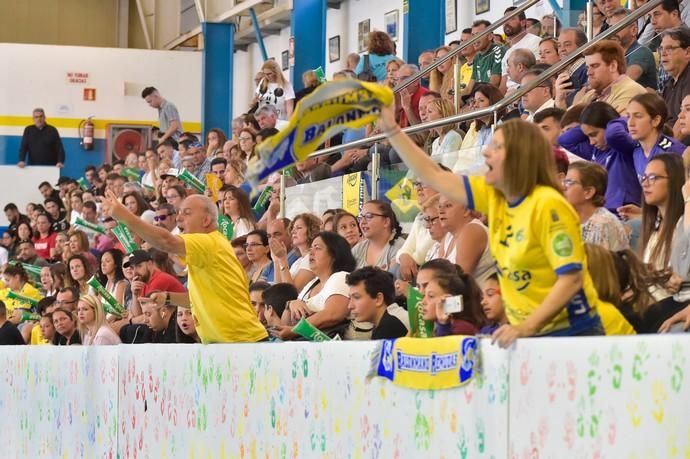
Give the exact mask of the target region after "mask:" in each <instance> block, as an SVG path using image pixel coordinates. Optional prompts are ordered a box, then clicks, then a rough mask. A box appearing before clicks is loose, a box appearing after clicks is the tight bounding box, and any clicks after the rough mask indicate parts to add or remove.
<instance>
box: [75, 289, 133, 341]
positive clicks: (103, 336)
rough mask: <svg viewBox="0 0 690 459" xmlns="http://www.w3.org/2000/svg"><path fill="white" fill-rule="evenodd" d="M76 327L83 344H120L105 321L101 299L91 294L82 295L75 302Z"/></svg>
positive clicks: (118, 338)
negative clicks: (77, 301) (77, 323)
mask: <svg viewBox="0 0 690 459" xmlns="http://www.w3.org/2000/svg"><path fill="white" fill-rule="evenodd" d="M77 320H78V322H79V325H77V329H78V331H79V335H80V336H81V338H82V344H83V345H84V346H98V345H115V344H121V343H122V341H120V337H119V336H117V334H115V332H114V331H113V330H112V329H111V328H110V327H109V326H108V324H107V323H106V321H105V311H104V310H103V304H102V303H101V300H100V299H99V298H98V297H96V296H93V295H82V296H81V297H80V298H79V303H77Z"/></svg>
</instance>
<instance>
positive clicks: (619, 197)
mask: <svg viewBox="0 0 690 459" xmlns="http://www.w3.org/2000/svg"><path fill="white" fill-rule="evenodd" d="M605 136H606V143H607V148H606V149H605V150H600V149H598V148H596V147H595V146H593V145H592V144H590V143H589V138H587V136H586V135H585V134H584V132H582V129H580V127H579V126H577V127H574V128H572V129H569V130H568V131H566V132H564V133H563V134H561V136H560V137H559V138H558V143H559V144H560V145H561V146H562V147H563V148H565V149H566V150H568V151H570V152H571V153H573V154H576V155H577V156H579V157H580V158H582V159H586V160H587V161H594V162H595V163H597V164H599V165H601V166H603V167H604V168H605V169H606V171H607V172H608V186H607V187H606V195H605V198H606V208H607V209H609V210H610V211H611V212H613V213H617V211H616V209H618V208H619V207H621V206H623V205H625V204H635V205H637V206H639V205H640V199H641V198H642V188H641V187H640V181H639V179H638V177H637V174H636V173H635V164H634V161H633V156H632V153H627V154H626V153H624V152H623V151H621V150H618V149H616V148H615V147H614V145H615V144H617V143H620V142H622V141H623V140H624V138H625V137H630V134H629V133H628V125H627V122H626V120H625V118H617V119H615V120H612V121H610V122H609V123H608V125H607V126H606V133H605ZM619 138H620V141H619V142H616V140H619Z"/></svg>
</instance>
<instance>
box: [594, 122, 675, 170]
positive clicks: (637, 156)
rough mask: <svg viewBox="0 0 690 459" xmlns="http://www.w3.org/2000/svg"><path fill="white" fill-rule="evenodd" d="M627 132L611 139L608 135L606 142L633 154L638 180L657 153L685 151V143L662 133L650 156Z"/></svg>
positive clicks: (625, 152) (628, 153) (621, 150)
mask: <svg viewBox="0 0 690 459" xmlns="http://www.w3.org/2000/svg"><path fill="white" fill-rule="evenodd" d="M607 131H608V128H607ZM626 134H627V135H624V136H616V138H614V139H611V140H609V139H608V135H607V139H606V142H607V143H608V144H609V145H610V146H611V147H613V148H615V149H616V150H619V151H620V152H622V153H623V154H625V155H631V156H632V158H633V162H634V164H635V173H636V174H637V178H638V180H639V178H640V177H642V176H643V175H644V170H645V169H646V168H647V163H649V161H650V160H651V159H652V158H654V157H655V156H656V155H660V154H662V153H675V154H677V155H682V154H683V152H684V151H685V145H683V144H682V143H680V142H678V141H677V140H676V139H674V138H672V137H669V136H667V135H664V134H660V135H659V138H658V139H657V142H656V144H654V146H653V147H652V151H650V152H649V156H645V154H644V150H643V149H642V145H640V142H638V141H637V140H635V139H633V138H632V137H631V136H630V134H628V133H627V130H626Z"/></svg>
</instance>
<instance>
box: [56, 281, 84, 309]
mask: <svg viewBox="0 0 690 459" xmlns="http://www.w3.org/2000/svg"><path fill="white" fill-rule="evenodd" d="M78 299H79V290H78V289H77V288H76V287H65V288H61V289H60V291H58V293H57V295H56V296H55V303H53V308H64V309H69V310H70V311H75V310H76V309H77V300H78ZM51 312H52V311H51Z"/></svg>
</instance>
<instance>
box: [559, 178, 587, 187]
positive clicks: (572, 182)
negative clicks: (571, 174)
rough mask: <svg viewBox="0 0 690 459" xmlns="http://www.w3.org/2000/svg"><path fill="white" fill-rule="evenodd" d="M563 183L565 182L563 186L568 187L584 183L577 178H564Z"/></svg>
mask: <svg viewBox="0 0 690 459" xmlns="http://www.w3.org/2000/svg"><path fill="white" fill-rule="evenodd" d="M562 183H563V186H564V187H566V188H570V187H571V186H573V185H582V183H580V182H578V181H577V180H573V179H564V180H563V182H562Z"/></svg>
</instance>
